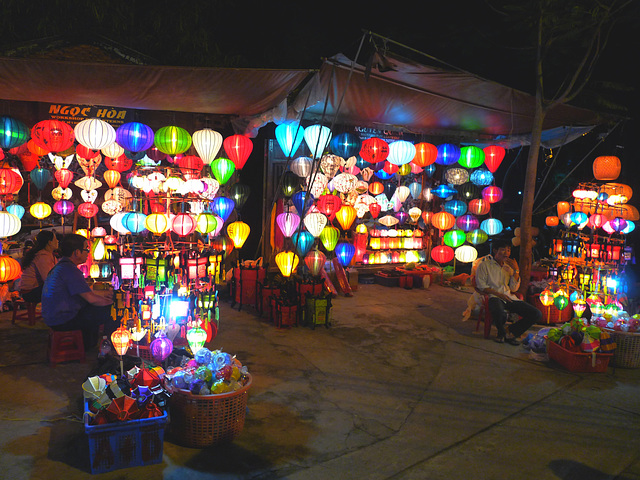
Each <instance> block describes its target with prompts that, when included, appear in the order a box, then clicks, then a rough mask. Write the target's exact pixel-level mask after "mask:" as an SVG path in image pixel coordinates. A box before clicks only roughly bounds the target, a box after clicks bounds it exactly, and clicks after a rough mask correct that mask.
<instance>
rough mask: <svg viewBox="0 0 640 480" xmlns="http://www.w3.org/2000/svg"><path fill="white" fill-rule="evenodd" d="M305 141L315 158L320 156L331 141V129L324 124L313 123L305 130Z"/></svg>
mask: <svg viewBox="0 0 640 480" xmlns="http://www.w3.org/2000/svg"><path fill="white" fill-rule="evenodd" d="M303 136H304V141H305V143H306V144H307V147H309V150H311V156H312V157H313V158H320V157H321V156H322V154H323V153H324V151H325V149H326V148H327V146H328V145H329V142H330V141H331V130H330V129H329V127H324V126H322V125H311V126H310V127H307V128H306V129H305V131H304V135H303Z"/></svg>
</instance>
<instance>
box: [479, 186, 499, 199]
mask: <svg viewBox="0 0 640 480" xmlns="http://www.w3.org/2000/svg"><path fill="white" fill-rule="evenodd" d="M482 198H483V199H485V200H486V201H487V202H489V203H497V202H499V201H500V200H502V189H501V188H500V187H496V186H495V185H490V186H488V187H485V188H484V189H483V190H482Z"/></svg>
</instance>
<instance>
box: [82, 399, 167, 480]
mask: <svg viewBox="0 0 640 480" xmlns="http://www.w3.org/2000/svg"><path fill="white" fill-rule="evenodd" d="M85 410H86V411H88V404H87V403H86V402H85ZM166 424H167V412H164V413H163V414H162V416H161V417H153V418H144V419H141V420H129V421H127V422H118V423H107V424H105V425H89V416H88V415H85V418H84V431H85V433H86V434H87V436H88V438H89V462H90V467H91V473H104V472H111V471H113V470H118V469H120V468H129V467H138V466H140V465H152V464H154V463H160V462H162V452H163V442H164V429H165V426H166Z"/></svg>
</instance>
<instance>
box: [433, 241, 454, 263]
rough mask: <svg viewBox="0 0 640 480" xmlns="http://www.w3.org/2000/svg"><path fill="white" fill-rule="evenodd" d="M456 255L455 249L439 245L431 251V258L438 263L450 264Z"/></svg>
mask: <svg viewBox="0 0 640 480" xmlns="http://www.w3.org/2000/svg"><path fill="white" fill-rule="evenodd" d="M454 255H455V254H454V251H453V248H451V247H449V246H447V245H439V246H437V247H434V248H433V249H432V250H431V258H432V259H433V261H435V262H437V263H449V262H450V261H451V260H453V257H454Z"/></svg>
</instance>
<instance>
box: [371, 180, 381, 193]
mask: <svg viewBox="0 0 640 480" xmlns="http://www.w3.org/2000/svg"><path fill="white" fill-rule="evenodd" d="M369 192H371V195H380V194H381V193H382V192H384V185H383V184H382V183H380V182H373V183H370V184H369Z"/></svg>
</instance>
